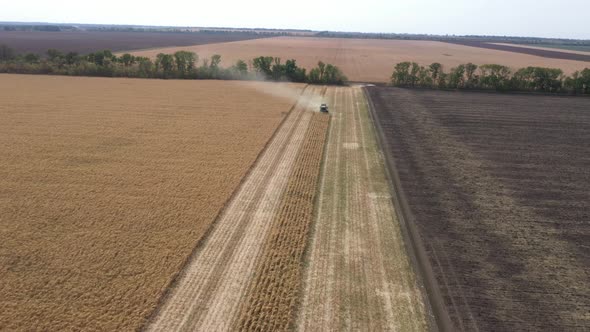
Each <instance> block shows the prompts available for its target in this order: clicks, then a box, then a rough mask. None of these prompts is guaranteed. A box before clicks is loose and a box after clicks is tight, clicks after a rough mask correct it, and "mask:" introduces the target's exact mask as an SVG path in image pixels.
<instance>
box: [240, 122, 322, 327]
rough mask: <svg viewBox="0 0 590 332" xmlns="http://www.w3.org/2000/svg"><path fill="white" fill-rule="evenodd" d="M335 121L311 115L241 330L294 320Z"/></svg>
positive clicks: (244, 306)
mask: <svg viewBox="0 0 590 332" xmlns="http://www.w3.org/2000/svg"><path fill="white" fill-rule="evenodd" d="M329 119H330V117H329V116H328V115H326V114H321V113H314V114H313V116H312V118H311V121H310V124H309V128H308V130H307V134H306V136H305V141H304V142H303V145H302V146H301V150H300V151H299V155H298V156H297V159H296V161H295V164H294V166H293V171H292V173H291V175H290V177H289V183H288V184H287V188H286V191H285V193H284V195H283V198H282V201H281V203H280V204H281V206H280V207H279V210H278V212H277V217H276V221H275V222H274V223H273V226H272V229H271V230H270V233H269V235H268V237H267V239H266V243H265V244H264V248H263V251H262V253H261V256H262V258H260V259H259V260H260V263H259V266H258V267H257V272H256V274H255V276H254V278H253V280H252V281H251V284H250V286H249V289H248V291H247V294H248V295H247V296H246V297H245V298H244V299H243V300H242V303H241V306H242V312H241V314H240V317H239V319H238V320H237V321H236V325H235V326H234V329H235V330H239V331H287V330H289V327H290V326H292V325H293V324H294V322H293V318H294V308H295V305H296V301H297V299H298V295H299V288H300V284H301V278H302V276H303V264H302V263H303V262H302V260H303V252H304V249H305V246H306V244H307V239H308V233H309V227H310V225H311V222H312V217H313V207H314V202H315V197H316V192H317V185H318V178H319V174H320V164H321V161H322V154H323V151H324V143H325V138H326V133H327V129H328V123H329Z"/></svg>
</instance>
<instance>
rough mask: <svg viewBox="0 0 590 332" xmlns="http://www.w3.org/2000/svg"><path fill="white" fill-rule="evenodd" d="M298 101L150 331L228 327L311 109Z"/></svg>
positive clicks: (182, 276)
mask: <svg viewBox="0 0 590 332" xmlns="http://www.w3.org/2000/svg"><path fill="white" fill-rule="evenodd" d="M314 89H315V88H310V89H309V90H308V91H305V92H304V93H305V94H308V93H313V92H312V91H310V90H314ZM302 100H305V98H302V99H300V101H299V102H298V104H297V106H296V107H295V108H294V110H293V111H292V112H290V113H289V115H288V118H287V119H286V121H285V122H284V123H283V125H282V127H281V128H280V130H279V132H277V135H276V136H275V137H274V138H273V140H272V142H271V143H270V145H269V146H268V149H267V150H266V151H265V152H264V154H263V155H262V156H261V158H260V160H259V161H258V164H257V165H256V166H255V167H254V168H253V170H252V172H251V173H250V174H249V176H248V177H247V179H246V180H245V181H244V183H243V185H242V186H241V187H240V189H239V191H238V192H237V193H236V195H235V197H234V198H233V199H232V201H231V202H230V203H229V204H228V207H227V209H226V210H225V211H224V213H223V214H222V215H221V217H220V219H219V221H218V222H217V223H216V225H215V227H214V229H213V230H212V231H211V233H210V234H209V237H208V238H207V239H206V240H205V241H204V243H203V245H202V246H201V247H200V248H199V249H198V251H197V252H196V253H195V255H194V257H193V258H192V260H191V262H190V263H189V265H188V266H187V267H186V268H185V270H184V272H183V274H182V275H181V277H180V278H179V281H178V283H177V284H176V286H175V287H174V289H172V290H171V292H170V296H169V298H168V299H167V300H166V301H165V302H164V303H163V305H162V307H161V308H160V311H159V312H158V313H157V314H156V315H155V317H154V319H153V320H152V322H151V324H150V325H149V326H148V327H147V330H148V331H172V330H174V331H183V330H194V329H197V328H198V329H205V330H215V331H219V330H227V329H229V328H230V326H231V323H232V318H233V317H234V316H235V314H236V311H237V308H238V304H239V301H240V297H241V296H242V295H243V291H244V289H245V287H246V285H247V284H248V283H247V281H248V280H249V278H250V276H251V275H252V273H253V267H254V266H255V262H256V258H257V256H258V253H259V250H260V248H261V247H262V243H263V241H264V239H265V235H266V233H267V231H268V226H269V225H270V224H271V221H272V219H273V217H274V215H275V212H276V209H277V207H278V204H279V201H280V197H281V195H282V192H283V190H284V189H285V187H286V184H287V179H288V175H289V174H290V171H291V168H292V165H293V161H294V159H295V157H296V155H297V152H298V150H299V147H300V145H301V143H302V142H303V138H304V135H305V132H306V130H307V126H308V124H309V120H310V117H311V113H310V112H306V111H305V109H306V107H307V103H306V102H302Z"/></svg>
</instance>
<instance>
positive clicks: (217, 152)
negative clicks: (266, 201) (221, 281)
mask: <svg viewBox="0 0 590 332" xmlns="http://www.w3.org/2000/svg"><path fill="white" fill-rule="evenodd" d="M275 86H276V85H270V84H264V83H238V82H221V81H207V82H203V81H174V80H169V81H162V80H133V79H102V78H70V77H53V76H25V75H0V100H2V103H0V142H2V144H0V155H1V156H2V158H1V159H0V243H1V245H0V280H2V281H1V287H0V308H2V309H1V310H0V329H1V330H11V331H13V330H53V331H59V330H106V331H115V330H133V329H137V328H138V327H139V326H140V325H141V324H142V322H143V321H144V320H145V319H146V318H147V316H148V315H149V314H150V313H151V312H152V311H153V309H154V308H155V306H156V304H157V302H158V301H159V299H160V297H161V296H162V294H163V292H164V291H165V290H166V289H167V287H168V286H169V284H170V283H171V281H172V280H173V279H174V277H175V275H176V274H177V273H178V272H179V271H180V269H181V268H182V267H183V265H184V263H185V261H186V260H187V257H189V255H190V254H191V252H192V251H193V249H194V248H195V246H196V245H197V243H198V242H199V239H200V238H201V237H202V236H203V234H205V232H206V231H207V230H208V229H209V228H210V225H211V223H212V222H213V221H214V219H215V218H216V216H217V215H218V213H219V211H220V210H221V209H222V208H223V206H224V204H225V203H226V201H227V200H228V198H229V197H230V195H231V194H232V192H234V190H235V189H236V188H237V187H238V184H239V183H240V182H241V180H242V178H243V177H244V175H245V174H246V173H247V171H248V169H249V168H250V166H251V165H252V164H253V162H254V161H255V159H256V158H257V156H258V154H259V153H260V151H261V150H262V149H263V147H264V146H265V144H266V143H267V141H268V139H269V138H270V137H271V135H272V134H273V132H274V131H275V129H276V128H277V125H278V124H279V123H280V122H281V121H282V119H283V118H284V114H285V113H286V112H287V111H288V110H289V108H290V107H291V105H292V104H293V102H294V99H293V98H275V97H272V96H270V95H267V94H264V93H261V92H258V91H259V90H269V89H273V88H274V87H275ZM290 87H291V88H292V89H295V90H297V89H300V88H301V86H296V85H290Z"/></svg>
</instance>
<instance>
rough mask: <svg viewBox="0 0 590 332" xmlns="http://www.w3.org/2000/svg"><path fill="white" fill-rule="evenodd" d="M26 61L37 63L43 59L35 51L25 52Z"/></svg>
mask: <svg viewBox="0 0 590 332" xmlns="http://www.w3.org/2000/svg"><path fill="white" fill-rule="evenodd" d="M23 59H24V60H25V62H26V63H30V64H36V63H39V61H40V60H41V59H40V58H39V56H38V55H37V54H35V53H27V54H25V56H24V58H23Z"/></svg>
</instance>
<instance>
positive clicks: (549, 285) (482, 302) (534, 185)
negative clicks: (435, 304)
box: [369, 88, 590, 331]
mask: <svg viewBox="0 0 590 332" xmlns="http://www.w3.org/2000/svg"><path fill="white" fill-rule="evenodd" d="M369 91H370V94H371V97H372V100H373V101H374V104H375V105H376V109H377V112H376V113H377V118H378V119H379V124H380V125H381V126H382V128H383V130H384V132H385V136H386V147H385V148H386V149H387V150H388V151H389V153H392V155H393V156H394V157H395V159H396V165H397V168H398V172H399V175H400V179H401V182H402V187H403V190H404V192H405V193H406V196H407V200H408V203H409V205H410V208H411V210H412V212H413V214H414V216H415V222H416V224H417V226H418V229H419V232H420V235H421V237H422V239H423V241H424V243H425V244H426V245H427V248H426V250H427V253H428V255H429V258H430V263H431V264H432V266H433V270H434V273H435V277H436V278H437V281H438V284H439V286H440V289H441V292H442V293H443V297H444V301H445V302H446V305H447V307H448V312H449V315H450V318H451V320H452V322H453V323H454V325H455V329H457V330H467V331H473V330H477V329H480V330H486V331H488V330H496V331H515V330H520V331H522V330H536V331H538V330H549V331H555V330H569V331H572V330H587V329H588V328H589V327H590V316H589V315H588V312H590V302H589V300H588V299H590V287H589V286H588V285H590V282H589V279H588V275H589V273H590V272H589V268H590V256H589V255H588V252H589V251H588V250H587V249H588V247H587V243H588V241H589V235H590V228H589V224H588V215H589V214H588V211H589V210H588V202H589V201H590V196H589V191H588V187H590V182H589V181H590V175H589V170H590V159H588V158H587V156H588V155H589V154H590V150H589V147H590V113H589V112H588V110H589V109H590V108H589V107H590V103H589V101H588V100H587V99H585V98H572V97H546V96H527V95H498V94H480V93H449V92H437V91H412V90H404V89H387V88H370V90H369Z"/></svg>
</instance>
